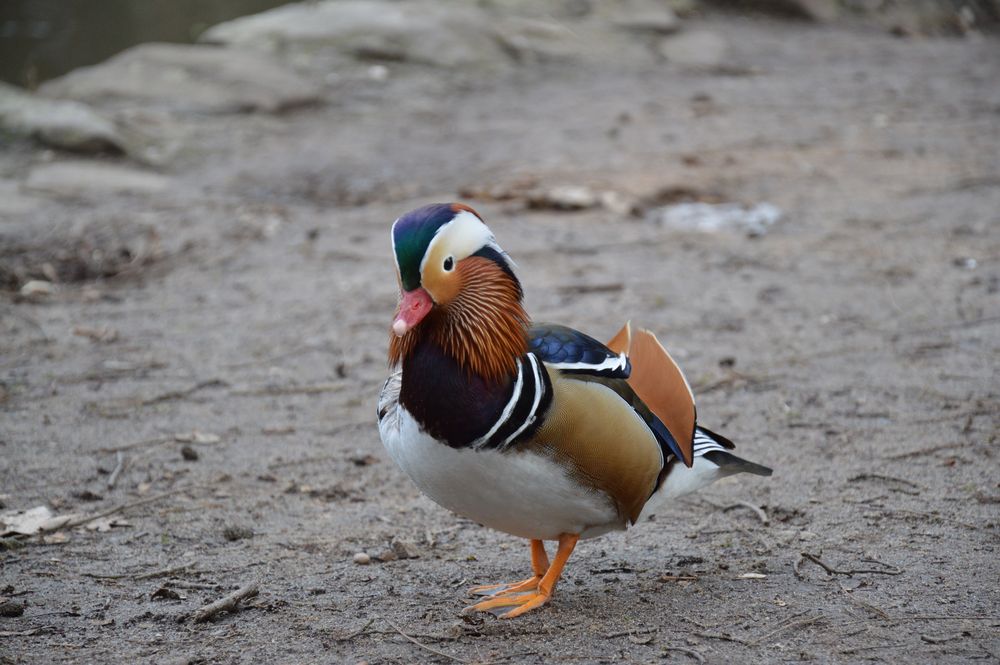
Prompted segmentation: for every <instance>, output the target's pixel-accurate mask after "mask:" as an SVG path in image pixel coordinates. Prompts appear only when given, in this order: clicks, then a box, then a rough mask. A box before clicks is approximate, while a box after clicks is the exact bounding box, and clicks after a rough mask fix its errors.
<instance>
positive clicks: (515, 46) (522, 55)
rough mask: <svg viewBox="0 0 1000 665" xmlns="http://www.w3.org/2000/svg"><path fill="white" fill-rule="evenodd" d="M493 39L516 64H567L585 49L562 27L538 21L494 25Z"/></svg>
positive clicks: (507, 21) (516, 19)
mask: <svg viewBox="0 0 1000 665" xmlns="http://www.w3.org/2000/svg"><path fill="white" fill-rule="evenodd" d="M495 30H496V38H497V40H498V41H499V43H500V44H501V45H502V46H503V47H504V50H505V51H506V52H507V55H509V56H510V57H511V58H513V59H514V60H515V61H516V62H519V63H531V62H551V61H555V60H566V59H569V58H572V57H573V56H574V55H577V54H578V53H579V51H580V50H581V49H582V48H584V46H583V44H582V41H581V39H580V38H579V36H578V35H576V34H574V33H573V31H572V30H570V29H569V28H567V27H566V26H565V25H560V24H558V23H552V22H550V21H544V20H541V19H531V18H521V17H516V16H513V17H508V18H506V19H504V20H502V21H500V22H499V23H497V25H496V28H495Z"/></svg>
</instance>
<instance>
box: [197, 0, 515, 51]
mask: <svg viewBox="0 0 1000 665" xmlns="http://www.w3.org/2000/svg"><path fill="white" fill-rule="evenodd" d="M492 23H493V20H492V17H491V16H490V15H489V14H488V13H487V12H485V11H483V10H482V9H480V8H478V7H475V6H468V5H464V4H459V3H455V4H450V3H447V4H446V3H440V2H433V1H431V0H412V1H410V2H379V1H378V0H336V1H330V0H326V1H322V2H315V3H293V4H288V5H283V6H281V7H277V8H275V9H272V10H270V11H266V12H263V13H260V14H254V15H252V16H244V17H242V18H238V19H236V20H233V21H228V22H226V23H221V24H219V25H217V26H215V27H213V28H211V29H209V30H208V31H206V32H205V34H204V35H202V37H201V40H202V41H203V42H208V43H214V44H227V45H233V46H241V47H246V48H252V49H259V50H263V51H268V52H283V53H284V52H288V51H292V52H295V51H298V52H303V51H305V52H312V53H315V52H317V51H324V50H330V51H335V52H337V53H339V54H342V55H344V56H347V57H351V58H357V59H363V60H368V59H378V60H393V61H402V62H412V63H417V64H424V65H433V66H439V67H459V66H468V65H479V66H492V65H495V64H497V63H498V62H503V61H504V59H505V58H504V54H503V52H502V50H501V49H500V46H499V44H497V42H496V40H495V39H494V38H493V37H494V36H493V32H492Z"/></svg>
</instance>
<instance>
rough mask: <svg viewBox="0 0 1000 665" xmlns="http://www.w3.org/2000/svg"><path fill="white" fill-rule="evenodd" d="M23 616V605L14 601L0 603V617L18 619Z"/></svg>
mask: <svg viewBox="0 0 1000 665" xmlns="http://www.w3.org/2000/svg"><path fill="white" fill-rule="evenodd" d="M22 614H24V603H19V602H17V601H15V600H8V601H6V602H3V603H0V617H8V618H13V617H19V616H21V615H22Z"/></svg>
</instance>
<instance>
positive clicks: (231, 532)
mask: <svg viewBox="0 0 1000 665" xmlns="http://www.w3.org/2000/svg"><path fill="white" fill-rule="evenodd" d="M222 537H223V538H225V539H226V540H228V541H230V542H232V541H234V540H243V539H244V538H253V529H251V528H250V527H248V526H242V525H231V526H227V527H226V528H225V529H223V530H222Z"/></svg>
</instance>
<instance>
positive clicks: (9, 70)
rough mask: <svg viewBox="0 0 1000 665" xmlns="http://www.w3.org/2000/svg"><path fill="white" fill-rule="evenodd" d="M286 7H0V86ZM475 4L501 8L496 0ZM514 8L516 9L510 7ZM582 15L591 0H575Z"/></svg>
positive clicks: (995, 13) (722, 3) (968, 18)
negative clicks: (147, 43) (249, 15)
mask: <svg viewBox="0 0 1000 665" xmlns="http://www.w3.org/2000/svg"><path fill="white" fill-rule="evenodd" d="M283 4H288V0H174V1H172V2H168V3H167V2H157V1H156V0H5V1H4V2H3V3H2V4H0V80H2V81H6V82H8V83H13V84H15V85H20V86H25V87H28V88H34V87H36V86H37V85H38V84H39V83H40V82H42V81H45V80H48V79H50V78H53V77H55V76H59V75H61V74H64V73H66V72H68V71H69V70H71V69H73V68H75V67H80V66H83V65H92V64H96V63H98V62H100V61H101V60H104V59H105V58H107V57H110V56H111V55H114V54H115V53H117V52H119V51H121V50H124V49H125V48H127V47H129V46H132V45H134V44H139V43H142V42H153V41H157V42H158V41H164V42H193V41H196V40H197V38H198V37H199V35H201V33H202V32H204V31H205V30H206V29H207V28H208V27H210V26H212V25H215V24H216V23H221V22H223V21H227V20H229V19H233V18H236V17H238V16H243V15H246V14H253V13H256V12H260V11H263V10H265V9H270V8H272V7H277V6H279V5H283ZM478 4H480V5H484V6H490V5H495V6H497V7H499V8H502V7H503V5H504V4H505V3H504V2H503V1H502V0H500V1H498V0H485V1H484V0H481V1H480V2H479V3H478ZM511 4H516V3H511ZM565 4H566V5H576V8H575V10H574V11H577V12H581V11H585V9H584V7H586V6H587V5H588V4H591V2H590V0H579V1H578V2H574V3H565ZM664 4H666V5H667V6H670V7H672V8H674V9H675V10H679V11H680V12H681V13H685V12H688V13H690V12H694V11H696V10H698V9H699V8H701V7H703V6H704V7H713V6H714V7H717V8H725V9H730V10H734V11H741V12H747V13H754V12H757V13H760V12H770V13H773V14H777V15H784V16H788V17H792V18H799V19H807V20H808V19H817V18H818V19H826V20H829V19H832V18H835V17H840V18H847V17H854V18H860V19H863V20H868V21H874V22H876V23H877V24H880V25H883V26H885V27H887V28H889V29H894V30H898V31H902V32H911V33H914V34H926V35H942V34H952V35H954V34H961V33H964V32H967V31H969V30H971V29H976V28H986V27H988V26H990V25H995V24H996V22H997V21H998V20H1000V4H998V3H997V2H996V0H673V1H670V0H665V3H664Z"/></svg>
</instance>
